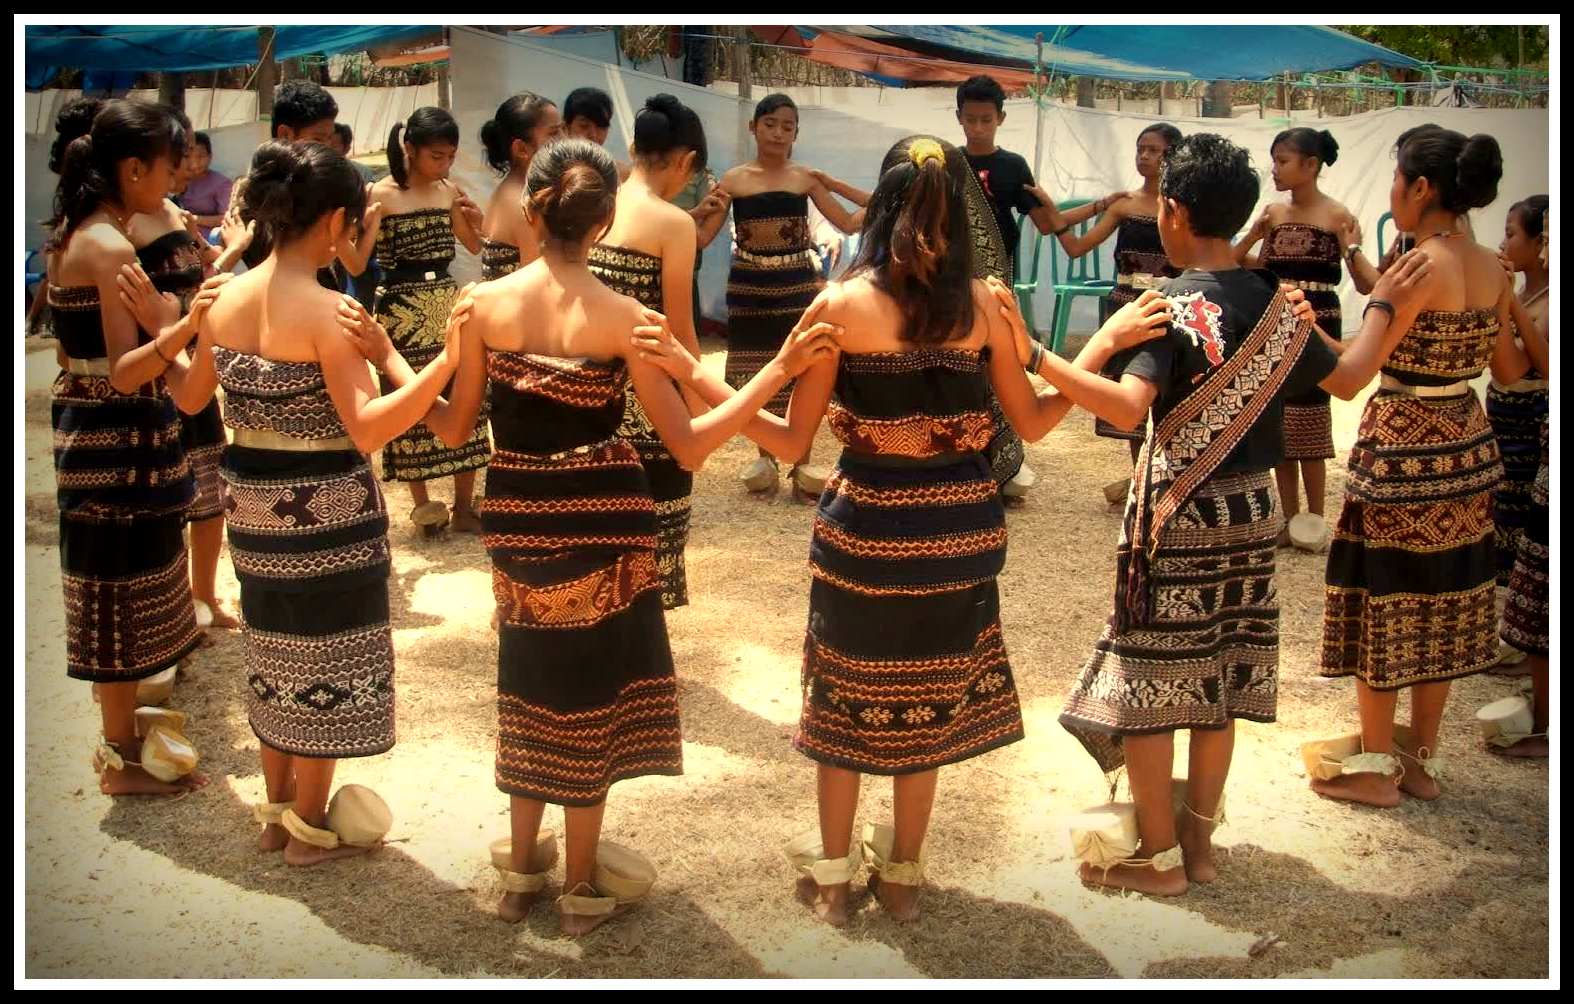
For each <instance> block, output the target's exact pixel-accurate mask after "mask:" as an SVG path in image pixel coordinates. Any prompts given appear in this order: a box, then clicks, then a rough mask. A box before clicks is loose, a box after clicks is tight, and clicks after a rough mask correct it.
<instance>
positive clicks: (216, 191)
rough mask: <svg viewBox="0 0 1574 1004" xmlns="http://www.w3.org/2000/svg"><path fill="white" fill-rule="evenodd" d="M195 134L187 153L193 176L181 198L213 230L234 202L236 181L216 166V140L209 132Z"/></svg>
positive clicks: (202, 223)
mask: <svg viewBox="0 0 1574 1004" xmlns="http://www.w3.org/2000/svg"><path fill="white" fill-rule="evenodd" d="M192 138H193V139H194V140H196V142H195V143H193V144H192V146H191V151H190V153H188V154H187V156H188V158H189V160H190V164H189V169H190V177H189V179H188V180H187V182H186V188H185V190H184V191H183V192H181V193H180V198H179V199H178V200H177V202H178V204H179V205H180V208H182V209H184V210H185V211H186V212H188V213H190V214H191V215H193V216H195V217H196V218H197V224H198V226H200V227H202V229H204V230H211V229H213V228H214V227H216V226H218V225H219V224H221V223H223V222H224V211H225V210H226V209H228V208H229V204H230V189H232V188H233V187H234V185H235V183H234V182H233V181H231V180H230V179H229V178H227V177H225V176H224V175H222V174H220V173H219V172H218V171H215V170H213V140H212V139H211V138H209V136H208V134H207V133H205V132H199V133H196V134H195V135H194V136H193V137H192Z"/></svg>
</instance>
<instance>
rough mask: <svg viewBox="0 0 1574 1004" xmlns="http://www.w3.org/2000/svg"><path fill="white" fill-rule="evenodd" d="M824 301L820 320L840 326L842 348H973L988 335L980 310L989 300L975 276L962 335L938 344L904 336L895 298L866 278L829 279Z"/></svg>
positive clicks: (903, 322) (854, 350)
mask: <svg viewBox="0 0 1574 1004" xmlns="http://www.w3.org/2000/svg"><path fill="white" fill-rule="evenodd" d="M826 295H827V304H826V309H825V313H824V315H823V318H822V319H823V320H827V321H830V322H831V323H833V324H839V325H841V326H842V329H843V333H842V335H841V336H840V337H839V338H838V339H837V342H838V344H840V345H841V347H842V351H844V352H850V353H867V352H911V351H914V350H915V349H919V348H947V349H962V350H965V351H969V352H972V351H977V350H978V349H980V348H982V347H983V346H984V343H985V342H986V341H987V340H988V338H989V323H988V317H987V315H986V314H985V313H984V310H983V304H984V303H985V301H986V300H988V301H991V302H992V301H993V297H991V296H990V295H989V293H988V290H987V287H986V286H985V285H984V283H983V282H981V281H979V280H974V281H973V304H974V310H973V320H972V324H971V326H970V327H969V328H968V329H967V333H966V335H965V337H962V338H958V339H955V340H953V341H949V342H945V343H943V344H941V345H922V346H921V345H918V344H917V343H915V342H912V341H910V340H908V339H907V338H906V337H905V336H906V334H907V322H906V320H905V319H904V318H903V317H902V312H901V310H900V309H899V308H898V306H897V303H896V300H895V299H894V298H892V297H891V296H890V295H889V294H887V293H885V292H882V291H881V290H880V289H878V288H876V287H875V285H874V283H872V282H871V281H869V279H868V278H866V277H863V276H859V277H856V278H852V279H847V280H845V281H843V282H835V283H831V284H830V285H829V286H828V287H827V288H826Z"/></svg>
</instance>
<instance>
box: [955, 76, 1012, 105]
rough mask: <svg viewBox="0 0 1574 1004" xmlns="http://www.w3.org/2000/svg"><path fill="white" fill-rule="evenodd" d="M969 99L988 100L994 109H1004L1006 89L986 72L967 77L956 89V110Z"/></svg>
mask: <svg viewBox="0 0 1574 1004" xmlns="http://www.w3.org/2000/svg"><path fill="white" fill-rule="evenodd" d="M969 101H988V102H990V103H991V104H993V105H994V106H995V111H997V112H1004V111H1005V110H1006V91H1005V88H1003V87H1001V86H1000V81H998V80H996V79H995V78H994V77H991V76H989V75H988V74H986V73H980V74H979V75H978V76H976V77H968V78H967V79H966V80H964V81H962V86H961V87H958V88H957V89H956V110H957V111H961V110H962V105H964V104H965V103H967V102H969Z"/></svg>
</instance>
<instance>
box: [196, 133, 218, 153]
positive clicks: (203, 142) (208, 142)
mask: <svg viewBox="0 0 1574 1004" xmlns="http://www.w3.org/2000/svg"><path fill="white" fill-rule="evenodd" d="M191 138H192V141H193V142H195V143H196V144H197V145H198V146H200V147H202V148H203V149H204V150H206V151H208V156H210V157H211V156H213V140H212V139H210V138H209V137H208V134H207V133H205V132H198V133H192V136H191Z"/></svg>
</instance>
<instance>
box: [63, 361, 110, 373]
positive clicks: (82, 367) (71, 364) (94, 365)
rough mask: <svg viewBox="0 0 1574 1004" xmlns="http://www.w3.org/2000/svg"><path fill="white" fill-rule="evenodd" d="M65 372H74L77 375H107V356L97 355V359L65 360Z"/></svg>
mask: <svg viewBox="0 0 1574 1004" xmlns="http://www.w3.org/2000/svg"><path fill="white" fill-rule="evenodd" d="M66 372H67V373H75V374H76V375H77V376H101V377H107V376H109V358H108V357H107V356H99V357H98V358H97V359H70V358H68V359H67V360H66Z"/></svg>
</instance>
